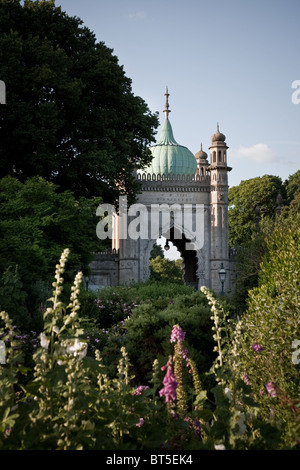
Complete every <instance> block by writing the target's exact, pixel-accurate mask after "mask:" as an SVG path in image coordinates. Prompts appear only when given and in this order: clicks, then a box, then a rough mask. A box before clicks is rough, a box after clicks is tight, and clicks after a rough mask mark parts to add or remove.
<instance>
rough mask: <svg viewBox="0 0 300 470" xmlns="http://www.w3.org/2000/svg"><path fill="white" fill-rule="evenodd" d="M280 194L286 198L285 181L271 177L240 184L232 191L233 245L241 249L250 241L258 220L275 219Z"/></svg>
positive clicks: (230, 240)
mask: <svg viewBox="0 0 300 470" xmlns="http://www.w3.org/2000/svg"><path fill="white" fill-rule="evenodd" d="M279 193H283V194H282V195H284V186H283V183H282V180H281V178H280V177H278V176H272V175H264V176H262V177H257V178H252V179H249V180H245V181H241V183H240V184H239V185H238V186H233V187H232V188H230V189H229V194H228V197H229V243H230V246H232V247H236V246H241V245H243V244H245V242H247V241H249V240H251V238H252V236H253V234H254V233H255V230H256V226H255V217H257V216H258V217H259V218H260V219H264V218H267V217H271V218H272V217H275V214H276V207H277V202H276V201H277V196H278V194H279ZM256 207H259V213H258V214H256V212H255V208H256Z"/></svg>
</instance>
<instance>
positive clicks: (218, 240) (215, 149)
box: [209, 123, 231, 292]
mask: <svg viewBox="0 0 300 470" xmlns="http://www.w3.org/2000/svg"><path fill="white" fill-rule="evenodd" d="M225 139H226V137H225V135H224V134H222V133H220V131H219V123H218V124H217V132H216V133H215V134H213V136H212V138H211V146H210V147H209V149H210V158H211V162H210V180H211V288H212V289H213V290H214V291H215V292H220V291H221V287H222V286H221V282H220V279H219V271H220V269H221V267H223V268H224V269H225V271H226V272H227V276H226V281H225V284H224V291H225V292H226V288H227V286H228V285H229V280H230V279H229V278H230V275H229V274H230V272H229V243H228V171H230V170H231V168H230V167H228V166H227V149H228V147H227V145H226V142H225Z"/></svg>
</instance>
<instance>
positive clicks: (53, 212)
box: [0, 176, 100, 313]
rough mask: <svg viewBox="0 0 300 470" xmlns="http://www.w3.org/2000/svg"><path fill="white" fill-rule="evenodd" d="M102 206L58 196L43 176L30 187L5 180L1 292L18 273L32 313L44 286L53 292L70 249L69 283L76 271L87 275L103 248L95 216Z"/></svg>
mask: <svg viewBox="0 0 300 470" xmlns="http://www.w3.org/2000/svg"><path fill="white" fill-rule="evenodd" d="M99 202H100V201H99V199H96V198H95V199H90V200H87V199H84V198H80V199H79V200H76V199H75V197H74V195H73V194H72V193H71V192H70V191H64V192H58V189H57V187H56V186H55V185H54V184H53V183H50V182H47V181H45V180H43V179H42V178H40V177H32V178H29V179H28V180H27V181H26V182H25V183H22V182H20V181H19V180H18V179H16V178H13V177H11V176H8V177H6V178H3V179H2V180H0V240H1V241H0V272H1V273H4V274H3V276H2V281H1V276H0V291H1V285H2V287H3V286H4V285H5V284H7V279H12V274H13V273H14V272H15V270H16V269H17V273H16V274H15V275H14V278H16V275H18V276H17V278H16V279H15V280H14V284H16V282H21V283H22V288H23V291H24V292H26V294H27V298H26V305H27V307H28V311H29V312H30V311H31V309H33V308H34V307H35V306H36V305H35V304H36V301H37V300H38V297H40V296H39V294H40V290H41V289H43V286H42V285H41V283H43V285H44V286H48V287H50V292H51V282H52V271H53V265H55V264H56V260H57V259H58V258H59V257H60V254H61V253H62V251H63V250H64V249H65V248H69V249H70V251H71V254H70V259H69V263H68V270H67V271H66V281H68V280H70V281H71V280H72V279H73V277H74V273H75V272H77V271H83V273H84V274H87V273H88V271H89V263H90V262H91V261H92V256H93V255H92V252H93V251H96V250H99V246H100V240H98V239H97V237H96V216H95V213H96V207H97V205H98V204H99ZM10 272H11V274H10ZM2 290H3V289H2ZM3 292H4V291H3ZM0 297H1V295H0ZM3 297H5V296H4V295H3ZM42 300H43V301H44V298H43V299H41V300H40V301H42ZM24 301H25V298H24ZM0 303H2V305H3V304H4V303H5V302H4V303H3V300H2V302H1V299H0ZM12 313H13V312H12Z"/></svg>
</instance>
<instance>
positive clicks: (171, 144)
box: [143, 90, 197, 176]
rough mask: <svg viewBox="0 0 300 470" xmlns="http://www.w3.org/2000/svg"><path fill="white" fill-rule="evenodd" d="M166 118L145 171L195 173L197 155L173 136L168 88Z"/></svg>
mask: <svg viewBox="0 0 300 470" xmlns="http://www.w3.org/2000/svg"><path fill="white" fill-rule="evenodd" d="M165 96H166V97H167V99H166V109H165V110H164V112H165V113H166V119H165V122H164V124H163V127H162V130H161V136H160V138H159V140H158V141H157V143H156V144H155V145H153V146H151V147H150V151H151V153H152V155H153V160H152V162H151V163H150V165H149V166H148V167H147V168H146V169H145V170H143V173H146V174H147V173H150V174H153V173H155V174H161V175H180V176H181V175H195V173H196V171H197V161H196V158H195V155H194V154H193V153H192V152H191V151H190V150H189V149H188V148H187V147H184V146H182V145H179V144H178V143H177V142H176V140H175V139H174V136H173V130H172V126H171V124H170V121H169V118H168V114H169V113H170V111H169V109H168V108H169V103H168V96H169V94H168V90H167V92H166V95H165Z"/></svg>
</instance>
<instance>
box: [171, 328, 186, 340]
mask: <svg viewBox="0 0 300 470" xmlns="http://www.w3.org/2000/svg"><path fill="white" fill-rule="evenodd" d="M184 338H185V332H184V331H183V330H182V328H180V326H179V325H174V326H173V330H172V333H171V338H170V342H171V343H176V341H178V343H181V342H182V341H183V340H184Z"/></svg>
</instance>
